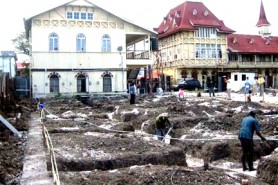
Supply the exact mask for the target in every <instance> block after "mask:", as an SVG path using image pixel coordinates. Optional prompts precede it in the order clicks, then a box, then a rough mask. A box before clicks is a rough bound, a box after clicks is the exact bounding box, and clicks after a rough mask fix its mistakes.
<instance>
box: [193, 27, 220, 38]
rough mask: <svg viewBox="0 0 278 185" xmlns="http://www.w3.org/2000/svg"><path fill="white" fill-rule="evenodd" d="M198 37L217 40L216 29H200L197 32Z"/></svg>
mask: <svg viewBox="0 0 278 185" xmlns="http://www.w3.org/2000/svg"><path fill="white" fill-rule="evenodd" d="M195 36H196V37H201V38H215V37H216V29H215V28H202V27H200V28H198V30H197V31H195Z"/></svg>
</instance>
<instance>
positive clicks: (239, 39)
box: [228, 34, 278, 54]
mask: <svg viewBox="0 0 278 185" xmlns="http://www.w3.org/2000/svg"><path fill="white" fill-rule="evenodd" d="M228 51H229V52H232V53H257V54H259V53H261V54H277V53H278V37H261V36H259V35H241V34H230V35H228Z"/></svg>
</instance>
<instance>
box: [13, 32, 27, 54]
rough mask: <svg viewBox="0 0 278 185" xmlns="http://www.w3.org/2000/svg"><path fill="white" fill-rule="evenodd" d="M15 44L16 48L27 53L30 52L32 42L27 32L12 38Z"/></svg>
mask: <svg viewBox="0 0 278 185" xmlns="http://www.w3.org/2000/svg"><path fill="white" fill-rule="evenodd" d="M12 42H13V44H14V45H15V49H16V50H17V51H18V52H20V53H24V54H26V55H29V54H30V47H31V46H30V44H29V41H28V39H27V38H26V34H25V32H22V33H20V34H19V35H18V36H17V37H16V38H14V39H12Z"/></svg>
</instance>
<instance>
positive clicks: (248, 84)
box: [244, 77, 250, 102]
mask: <svg viewBox="0 0 278 185" xmlns="http://www.w3.org/2000/svg"><path fill="white" fill-rule="evenodd" d="M249 91H250V83H249V78H248V77H247V79H246V82H245V84H244V95H245V102H248V100H247V96H248V94H249Z"/></svg>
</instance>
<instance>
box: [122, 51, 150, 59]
mask: <svg viewBox="0 0 278 185" xmlns="http://www.w3.org/2000/svg"><path fill="white" fill-rule="evenodd" d="M126 59H150V53H149V51H146V50H135V51H127V52H126Z"/></svg>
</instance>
